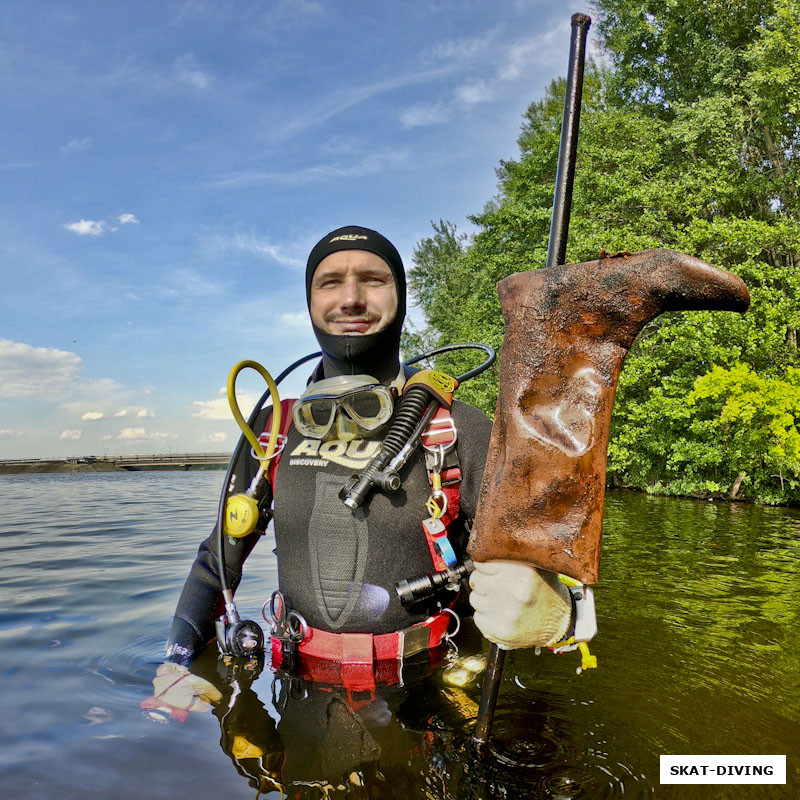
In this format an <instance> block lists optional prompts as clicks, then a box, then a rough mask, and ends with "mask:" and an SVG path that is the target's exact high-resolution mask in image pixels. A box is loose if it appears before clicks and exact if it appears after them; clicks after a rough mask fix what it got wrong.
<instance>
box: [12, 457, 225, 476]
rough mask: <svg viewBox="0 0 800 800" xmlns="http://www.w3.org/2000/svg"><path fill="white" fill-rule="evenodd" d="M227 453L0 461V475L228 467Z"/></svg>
mask: <svg viewBox="0 0 800 800" xmlns="http://www.w3.org/2000/svg"><path fill="white" fill-rule="evenodd" d="M230 460H231V454H230V453H148V454H146V455H115V456H109V455H104V456H70V457H67V458H18V459H4V460H0V472H61V471H64V470H68V471H74V470H76V469H77V470H78V471H82V470H87V471H92V470H93V467H94V468H95V469H96V468H97V467H100V468H101V471H102V467H103V466H104V465H105V466H106V467H107V469H108V468H110V469H124V470H128V471H129V472H135V471H137V470H148V469H177V470H188V469H214V468H222V467H226V466H228V463H229V462H230Z"/></svg>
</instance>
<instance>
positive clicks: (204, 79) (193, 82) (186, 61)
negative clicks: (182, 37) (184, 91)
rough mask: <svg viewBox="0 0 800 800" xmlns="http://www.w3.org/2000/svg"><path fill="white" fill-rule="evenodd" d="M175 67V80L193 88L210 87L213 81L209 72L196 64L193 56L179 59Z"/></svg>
mask: <svg viewBox="0 0 800 800" xmlns="http://www.w3.org/2000/svg"><path fill="white" fill-rule="evenodd" d="M173 69H174V72H173V74H174V77H175V80H176V81H177V82H178V83H182V84H185V85H186V86H191V87H192V89H201V90H202V89H208V88H209V86H211V84H212V82H213V81H212V78H211V76H210V75H209V74H208V73H207V72H203V70H201V69H198V68H197V67H196V66H195V59H194V58H193V57H192V56H182V57H181V58H179V59H177V60H176V61H175V65H174V68H173Z"/></svg>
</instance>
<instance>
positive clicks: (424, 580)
mask: <svg viewBox="0 0 800 800" xmlns="http://www.w3.org/2000/svg"><path fill="white" fill-rule="evenodd" d="M474 569H475V565H474V564H473V563H472V560H471V559H469V558H465V559H464V560H463V561H462V562H461V563H460V564H454V565H453V566H452V567H448V568H447V569H446V570H444V571H443V572H429V573H427V574H426V575H420V576H419V577H418V578H409V579H408V580H403V581H400V582H399V583H397V584H396V585H395V587H394V588H395V591H396V592H397V594H398V596H399V597H400V602H401V603H402V604H403V605H404V606H405V607H406V608H408V607H409V606H413V605H414V604H415V603H419V602H420V601H422V600H428V599H430V598H431V597H433V596H434V595H435V594H436V593H437V592H438V591H440V590H441V589H452V590H453V591H455V590H456V589H458V586H459V584H460V583H461V581H462V580H463V579H464V578H466V577H467V576H468V575H469V574H470V573H471V572H472V571H473V570H474Z"/></svg>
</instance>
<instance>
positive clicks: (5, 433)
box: [0, 428, 17, 439]
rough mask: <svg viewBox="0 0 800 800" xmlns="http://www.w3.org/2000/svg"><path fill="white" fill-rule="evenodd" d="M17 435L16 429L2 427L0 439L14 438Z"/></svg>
mask: <svg viewBox="0 0 800 800" xmlns="http://www.w3.org/2000/svg"><path fill="white" fill-rule="evenodd" d="M15 436H17V432H16V431H12V430H11V429H10V428H0V439H13V438H14V437H15Z"/></svg>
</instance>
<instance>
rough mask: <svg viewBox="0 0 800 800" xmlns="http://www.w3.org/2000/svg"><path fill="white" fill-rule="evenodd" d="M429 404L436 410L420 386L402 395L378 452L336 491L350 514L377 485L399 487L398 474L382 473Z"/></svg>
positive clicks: (386, 487)
mask: <svg viewBox="0 0 800 800" xmlns="http://www.w3.org/2000/svg"><path fill="white" fill-rule="evenodd" d="M429 404H430V405H431V406H433V407H434V410H435V406H436V404H435V402H433V401H432V398H431V394H430V392H429V391H428V390H427V389H426V388H424V387H423V386H420V385H418V384H414V385H413V386H409V387H408V389H406V391H405V392H403V397H402V399H401V400H400V403H399V404H398V406H397V414H396V415H395V418H394V422H392V427H391V428H390V430H389V433H387V434H386V438H385V439H384V440H383V442H382V443H381V447H380V450H378V452H377V454H376V455H375V457H374V458H373V459H372V461H370V462H369V464H368V465H367V467H366V469H365V470H364V471H363V472H362V473H360V474H358V475H353V476H352V477H351V478H350V480H349V481H348V482H347V483H346V484H345V485H344V486H343V487H342V489H341V491H340V492H339V497H340V499H341V500H343V501H344V504H345V505H346V506H347V507H348V508H349V509H350V510H351V511H356V510H357V509H359V508H360V507H361V506H362V505H364V503H365V502H366V500H367V497H369V494H370V492H371V491H372V489H373V487H375V486H376V485H380V486H381V488H383V489H386V490H388V491H395V490H397V489H399V488H400V476H399V475H398V474H397V472H396V471H395V470H392V471H391V472H389V473H386V472H384V470H385V469H386V467H388V466H389V463H390V462H391V460H392V459H393V458H394V457H395V456H396V455H397V454H398V453H399V452H400V451H401V450H402V449H403V446H404V445H405V444H406V443H407V442H408V441H409V439H411V438H412V436H413V435H414V433H415V431H416V429H417V428H418V427H419V421H420V418H421V417H422V414H423V412H424V411H425V407H426V406H427V405H429ZM420 433H421V431H420Z"/></svg>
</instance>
